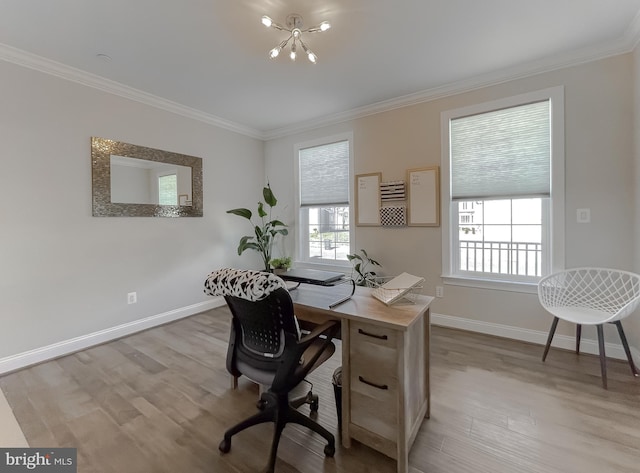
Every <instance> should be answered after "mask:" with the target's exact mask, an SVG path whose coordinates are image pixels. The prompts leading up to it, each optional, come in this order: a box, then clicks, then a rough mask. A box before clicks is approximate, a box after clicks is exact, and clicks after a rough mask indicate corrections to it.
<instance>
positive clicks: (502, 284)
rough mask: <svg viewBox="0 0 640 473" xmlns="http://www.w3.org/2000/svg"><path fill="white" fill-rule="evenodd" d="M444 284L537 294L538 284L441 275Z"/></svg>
mask: <svg viewBox="0 0 640 473" xmlns="http://www.w3.org/2000/svg"><path fill="white" fill-rule="evenodd" d="M441 277H442V280H443V282H444V284H448V285H450V286H464V287H475V288H478V289H492V290H494V291H508V292H521V293H525V294H537V293H538V284H537V283H534V282H522V281H499V280H493V279H478V278H468V277H467V278H465V277H463V276H454V275H442V276H441Z"/></svg>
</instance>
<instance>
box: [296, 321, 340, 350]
mask: <svg viewBox="0 0 640 473" xmlns="http://www.w3.org/2000/svg"><path fill="white" fill-rule="evenodd" d="M339 330H340V321H338V320H329V321H327V322H325V323H323V324H322V325H318V326H317V327H316V328H314V329H313V330H312V331H311V332H309V333H308V334H307V335H305V336H304V337H302V338H301V339H300V340H298V344H299V345H308V344H309V343H310V342H312V341H313V340H315V339H316V338H318V337H319V336H320V335H322V334H323V333H325V332H327V339H328V340H329V341H331V339H332V338H334V337H335V336H336V334H337V333H338V331H339Z"/></svg>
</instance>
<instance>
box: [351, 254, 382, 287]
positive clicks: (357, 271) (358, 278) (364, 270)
mask: <svg viewBox="0 0 640 473" xmlns="http://www.w3.org/2000/svg"><path fill="white" fill-rule="evenodd" d="M360 253H361V254H358V253H354V254H352V255H347V259H348V260H349V261H351V264H353V269H352V270H351V278H352V279H353V280H354V281H355V283H356V284H357V285H358V286H375V279H376V276H377V274H376V273H375V271H371V269H369V267H370V266H381V264H380V263H378V262H377V261H376V260H374V259H372V258H370V257H369V255H368V254H367V252H366V251H365V250H364V249H361V250H360Z"/></svg>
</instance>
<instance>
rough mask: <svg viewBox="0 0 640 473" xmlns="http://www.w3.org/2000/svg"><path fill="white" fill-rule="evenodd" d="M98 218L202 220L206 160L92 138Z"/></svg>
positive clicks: (94, 191) (94, 213) (95, 215)
mask: <svg viewBox="0 0 640 473" xmlns="http://www.w3.org/2000/svg"><path fill="white" fill-rule="evenodd" d="M91 168H92V187H93V216H94V217H202V159H201V158H197V157H195V156H188V155H186V154H179V153H173V152H170V151H162V150H159V149H154V148H146V147H144V146H138V145H132V144H129V143H123V142H120V141H113V140H108V139H105V138H97V137H92V138H91Z"/></svg>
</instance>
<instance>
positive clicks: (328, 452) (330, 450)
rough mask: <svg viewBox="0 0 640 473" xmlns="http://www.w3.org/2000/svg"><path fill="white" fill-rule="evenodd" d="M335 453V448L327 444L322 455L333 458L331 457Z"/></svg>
mask: <svg viewBox="0 0 640 473" xmlns="http://www.w3.org/2000/svg"><path fill="white" fill-rule="evenodd" d="M335 453H336V447H335V445H331V444H328V445H326V446H325V447H324V454H325V455H326V456H328V457H333V455H334V454H335Z"/></svg>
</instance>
